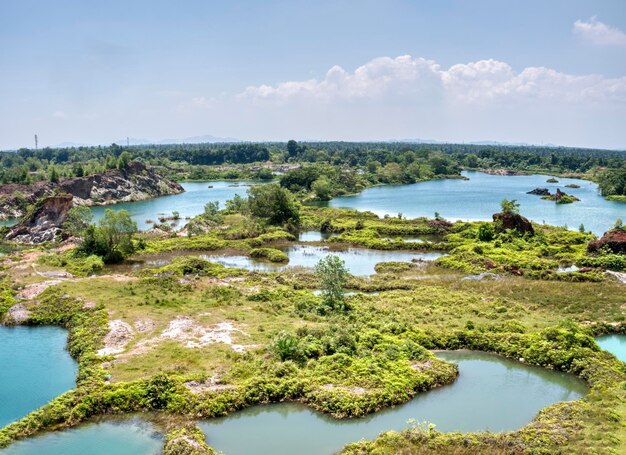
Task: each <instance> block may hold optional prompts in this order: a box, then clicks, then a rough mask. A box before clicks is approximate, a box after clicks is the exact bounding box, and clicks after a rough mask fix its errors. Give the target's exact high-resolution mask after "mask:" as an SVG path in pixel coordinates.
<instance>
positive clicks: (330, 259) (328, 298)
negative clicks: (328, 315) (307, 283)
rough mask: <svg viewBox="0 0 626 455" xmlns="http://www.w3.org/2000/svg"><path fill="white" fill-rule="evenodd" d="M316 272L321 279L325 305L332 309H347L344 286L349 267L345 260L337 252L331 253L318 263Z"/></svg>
mask: <svg viewBox="0 0 626 455" xmlns="http://www.w3.org/2000/svg"><path fill="white" fill-rule="evenodd" d="M315 273H316V274H317V277H318V278H319V280H320V284H321V287H322V297H323V298H324V304H325V306H327V307H328V308H329V309H330V310H344V309H346V308H347V307H346V303H345V296H344V293H343V287H344V286H345V284H346V281H347V278H348V269H346V266H345V263H344V261H343V260H342V259H341V258H340V257H339V256H337V255H336V254H329V255H328V256H326V257H325V258H322V259H320V261H319V262H318V263H317V265H316V266H315Z"/></svg>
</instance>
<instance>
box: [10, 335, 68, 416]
mask: <svg viewBox="0 0 626 455" xmlns="http://www.w3.org/2000/svg"><path fill="white" fill-rule="evenodd" d="M66 343H67V331H65V330H64V329H62V328H60V327H52V326H44V327H24V326H18V327H5V326H0V428H1V427H3V426H5V425H7V424H8V423H10V422H13V421H14V420H17V419H19V418H21V417H24V416H25V415H26V414H28V413H29V412H30V411H33V410H35V409H37V408H39V407H41V406H43V405H44V404H46V403H48V402H49V401H50V400H52V399H53V398H55V397H57V396H58V395H61V394H62V393H64V392H67V391H68V390H71V389H73V388H74V386H75V381H76V374H77V372H78V367H77V364H76V362H75V361H74V360H73V359H72V358H71V357H70V355H69V353H68V352H67V350H66V348H65V346H66Z"/></svg>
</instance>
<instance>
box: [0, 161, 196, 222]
mask: <svg viewBox="0 0 626 455" xmlns="http://www.w3.org/2000/svg"><path fill="white" fill-rule="evenodd" d="M58 191H61V192H63V193H68V194H71V195H72V196H73V197H74V204H75V205H88V206H92V205H109V204H115V203H118V202H132V201H142V200H145V199H150V198H153V197H157V196H164V195H167V194H178V193H182V192H183V191H185V190H184V189H183V187H182V186H180V185H179V184H178V183H177V182H174V181H171V180H168V179H165V178H163V177H161V176H160V175H159V174H157V173H156V172H155V171H154V170H153V169H152V168H149V167H147V166H145V165H144V164H143V163H140V162H137V161H133V162H130V163H129V164H128V166H127V167H126V169H123V170H118V169H111V170H108V171H106V172H104V173H102V174H96V175H90V176H87V177H76V178H71V179H66V180H63V181H61V182H60V183H51V182H37V183H35V184H33V185H14V184H12V185H3V186H0V220H5V219H8V218H15V217H21V216H23V215H24V213H25V212H26V208H27V206H28V205H29V204H34V203H35V202H36V201H37V200H39V199H40V198H41V197H44V196H50V195H52V194H54V193H55V192H58Z"/></svg>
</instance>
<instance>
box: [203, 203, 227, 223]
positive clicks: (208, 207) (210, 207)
mask: <svg viewBox="0 0 626 455" xmlns="http://www.w3.org/2000/svg"><path fill="white" fill-rule="evenodd" d="M204 218H206V219H207V220H210V221H213V222H215V223H221V222H222V221H223V217H222V215H221V214H220V203H219V201H211V202H207V203H206V204H205V205H204Z"/></svg>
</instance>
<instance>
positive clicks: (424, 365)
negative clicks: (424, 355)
mask: <svg viewBox="0 0 626 455" xmlns="http://www.w3.org/2000/svg"><path fill="white" fill-rule="evenodd" d="M432 367H433V363H432V362H431V361H430V360H426V361H424V362H416V363H412V364H411V368H413V369H414V370H415V371H417V372H419V373H423V372H424V371H428V370H430V369H432Z"/></svg>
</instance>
